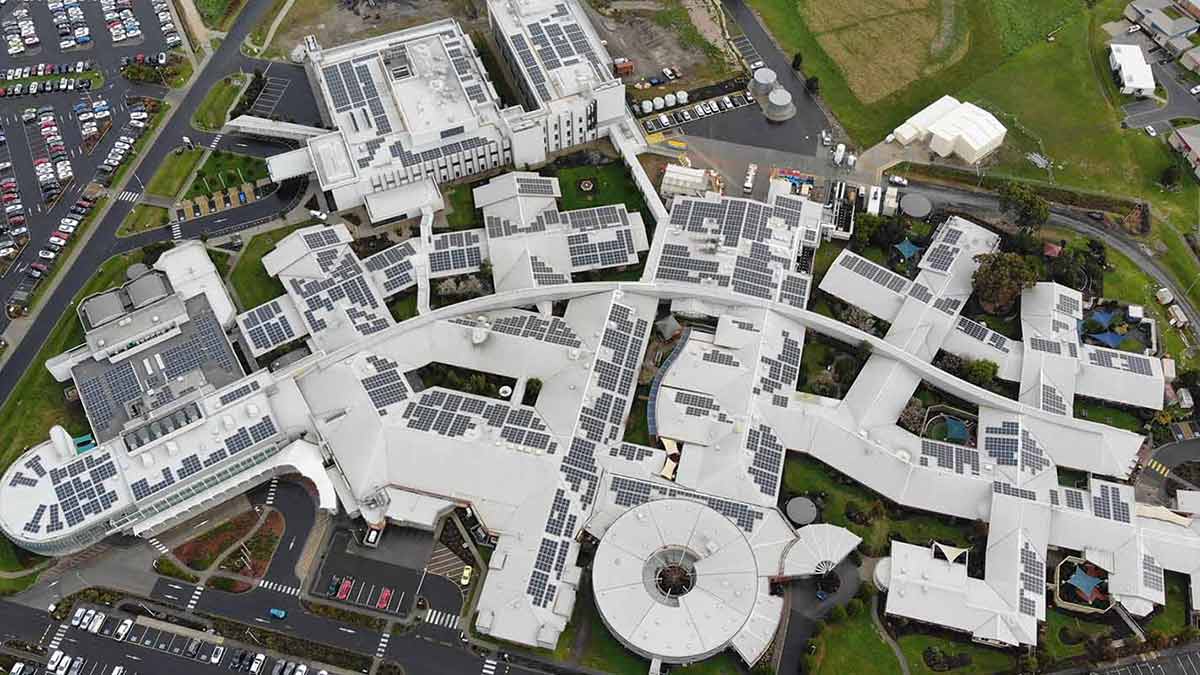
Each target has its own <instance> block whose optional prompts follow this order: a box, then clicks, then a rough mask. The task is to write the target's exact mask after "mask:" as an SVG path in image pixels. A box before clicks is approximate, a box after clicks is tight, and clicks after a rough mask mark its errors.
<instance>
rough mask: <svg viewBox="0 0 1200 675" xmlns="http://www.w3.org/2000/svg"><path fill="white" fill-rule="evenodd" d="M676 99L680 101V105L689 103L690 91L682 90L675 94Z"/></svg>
mask: <svg viewBox="0 0 1200 675" xmlns="http://www.w3.org/2000/svg"><path fill="white" fill-rule="evenodd" d="M675 100H676V101H679V105H687V102H688V93H687V92H686V91H682V90H681V91H680V92H679V93H678V94H675Z"/></svg>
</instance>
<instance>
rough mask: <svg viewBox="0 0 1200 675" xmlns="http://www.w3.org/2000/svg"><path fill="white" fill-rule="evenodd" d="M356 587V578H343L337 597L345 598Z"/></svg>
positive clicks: (339, 598)
mask: <svg viewBox="0 0 1200 675" xmlns="http://www.w3.org/2000/svg"><path fill="white" fill-rule="evenodd" d="M352 588H354V579H352V578H350V577H346V578H345V579H343V580H342V586H341V588H339V589H338V594H337V599H338V600H345V599H346V598H348V597H350V589H352Z"/></svg>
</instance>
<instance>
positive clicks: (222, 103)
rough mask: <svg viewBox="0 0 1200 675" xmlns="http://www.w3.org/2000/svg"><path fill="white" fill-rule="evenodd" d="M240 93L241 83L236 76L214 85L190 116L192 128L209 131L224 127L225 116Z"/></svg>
mask: <svg viewBox="0 0 1200 675" xmlns="http://www.w3.org/2000/svg"><path fill="white" fill-rule="evenodd" d="M241 91H242V82H241V78H240V77H238V76H231V77H227V78H225V79H223V80H221V81H219V82H217V83H216V84H214V85H213V88H212V89H210V90H209V91H208V94H206V95H205V96H204V100H203V101H201V102H200V105H198V106H196V112H195V113H193V114H192V126H194V127H196V128H197V129H207V130H209V131H216V130H218V129H220V128H221V127H223V126H225V122H227V121H228V120H227V119H226V115H228V114H229V109H230V108H232V107H233V102H234V101H236V100H237V97H238V94H239V93H241Z"/></svg>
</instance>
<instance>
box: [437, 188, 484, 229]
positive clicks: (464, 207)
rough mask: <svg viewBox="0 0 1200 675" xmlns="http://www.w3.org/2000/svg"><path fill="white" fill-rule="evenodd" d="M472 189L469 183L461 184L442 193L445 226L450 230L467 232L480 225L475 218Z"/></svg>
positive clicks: (479, 221) (480, 222)
mask: <svg viewBox="0 0 1200 675" xmlns="http://www.w3.org/2000/svg"><path fill="white" fill-rule="evenodd" d="M474 187H475V186H474V185H472V184H470V183H463V184H461V185H455V186H454V187H451V188H447V189H446V190H445V191H444V192H443V193H442V197H443V198H444V199H445V201H446V224H447V225H449V226H450V229H451V230H469V229H471V228H475V227H479V226H480V225H482V221H481V220H478V219H477V218H476V213H475V195H474V194H473V192H472V190H473V189H474Z"/></svg>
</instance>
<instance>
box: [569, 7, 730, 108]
mask: <svg viewBox="0 0 1200 675" xmlns="http://www.w3.org/2000/svg"><path fill="white" fill-rule="evenodd" d="M588 9H589V11H588V14H589V15H590V16H591V18H592V22H593V25H594V26H595V28H596V32H597V33H598V34H599V35H600V38H601V39H602V40H607V41H608V53H609V54H610V55H611V56H613V57H614V58H617V57H624V58H627V59H629V60H631V61H633V64H634V68H635V70H634V74H633V75H631V76H627V77H625V78H624V79H625V82H626V84H629V85H633V84H635V83H637V82H641V81H645V80H648V79H649V78H651V77H657V78H660V79H666V78H664V77H663V72H662V69H663V68H671V69H673V70H675V69H677V70H679V71H680V72H681V74H682V77H680V78H679V79H676V80H672V81H670V82H668V83H666V84H664V85H663V86H657V87H650V88H647V89H636V88H633V87H632V86H631V87H630V88H629V89H628V93H629V94H630V95H631V96H633V98H634V99H642V98H649V97H653V96H662V95H663V94H664V93H666V92H668V91H672V92H673V91H676V90H679V89H694V88H696V87H700V86H704V85H706V84H712V83H713V82H719V81H722V80H725V79H728V78H730V77H733V76H734V75H736V74H737V73H738V68H737V66H736V65H735V62H734V58H733V55H732V52H731V51H730V50H729V49H728V47H725V46H723V43H722V40H721V28H720V24H719V23H718V18H717V17H714V16H713V15H712V14H711V13H710V11H709V9H708V5H706V4H705V3H704V2H702V1H701V0H665V1H663V2H641V1H638V0H628V1H626V0H617V1H616V2H613V3H611V4H609V5H608V6H607V7H606V8H604V9H603V10H601V11H598V10H596V9H595V8H594V7H593V6H592V5H589V6H588ZM730 26H731V28H732V29H733V30H735V31H736V24H733V23H732V22H730Z"/></svg>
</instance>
